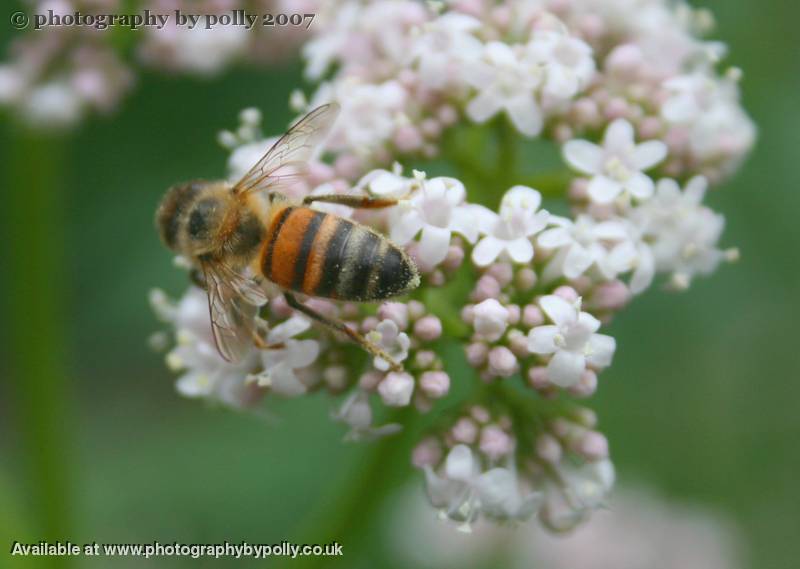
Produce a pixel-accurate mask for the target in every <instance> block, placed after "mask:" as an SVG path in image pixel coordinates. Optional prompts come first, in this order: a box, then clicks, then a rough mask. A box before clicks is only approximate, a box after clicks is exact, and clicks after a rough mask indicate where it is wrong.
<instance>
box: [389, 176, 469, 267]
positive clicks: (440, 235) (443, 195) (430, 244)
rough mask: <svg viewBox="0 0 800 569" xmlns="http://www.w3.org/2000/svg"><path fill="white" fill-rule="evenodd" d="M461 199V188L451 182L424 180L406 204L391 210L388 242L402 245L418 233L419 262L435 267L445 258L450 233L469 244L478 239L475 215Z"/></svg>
mask: <svg viewBox="0 0 800 569" xmlns="http://www.w3.org/2000/svg"><path fill="white" fill-rule="evenodd" d="M465 197H466V192H465V190H464V185H463V184H462V183H461V182H459V181H458V180H456V179H454V178H432V179H430V180H425V181H424V182H422V184H421V188H420V189H419V190H417V191H416V192H414V194H413V195H412V196H411V197H410V198H409V199H408V201H407V202H401V203H400V205H398V206H397V207H396V208H395V209H396V210H397V211H396V213H394V215H395V217H394V219H393V220H392V221H391V232H390V235H391V237H392V239H393V240H394V241H395V242H397V244H399V245H406V244H408V243H409V242H410V241H411V240H412V239H414V237H415V236H416V235H417V234H418V233H420V232H421V236H420V243H419V258H420V260H421V261H422V262H423V263H424V264H425V265H426V266H430V267H432V266H435V265H438V264H439V263H441V262H442V261H444V259H445V257H446V256H447V250H448V247H449V246H450V238H451V236H452V234H453V233H454V232H455V233H459V234H460V235H462V236H464V237H465V238H466V239H467V240H468V241H469V242H474V241H475V238H476V237H477V236H478V228H477V224H476V219H475V214H474V211H473V210H472V209H471V208H470V207H469V206H467V205H466V204H465V202H464V200H465Z"/></svg>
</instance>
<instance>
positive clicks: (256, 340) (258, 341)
mask: <svg viewBox="0 0 800 569" xmlns="http://www.w3.org/2000/svg"><path fill="white" fill-rule="evenodd" d="M253 344H255V346H256V348H258V349H259V350H282V349H283V348H285V347H286V344H284V343H283V342H278V343H277V344H268V343H267V342H266V341H265V340H264V338H262V337H261V336H259V335H258V334H257V333H255V332H253Z"/></svg>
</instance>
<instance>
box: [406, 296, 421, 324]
mask: <svg viewBox="0 0 800 569" xmlns="http://www.w3.org/2000/svg"><path fill="white" fill-rule="evenodd" d="M407 306H408V317H409V318H410V319H411V320H416V319H417V318H421V317H422V316H423V315H424V314H425V305H424V304H422V303H421V302H420V301H419V300H410V301H409V302H408V304H407Z"/></svg>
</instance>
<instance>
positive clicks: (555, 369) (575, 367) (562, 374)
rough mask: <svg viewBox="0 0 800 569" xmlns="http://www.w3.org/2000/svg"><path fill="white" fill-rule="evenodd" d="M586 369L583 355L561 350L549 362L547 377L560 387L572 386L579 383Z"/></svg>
mask: <svg viewBox="0 0 800 569" xmlns="http://www.w3.org/2000/svg"><path fill="white" fill-rule="evenodd" d="M585 369H586V359H585V358H584V357H583V355H581V354H578V353H575V352H570V351H568V350H559V351H557V352H556V353H555V355H553V357H552V359H551V360H550V363H548V364H547V378H548V379H549V380H550V381H551V382H552V383H554V384H556V385H558V386H560V387H571V386H573V385H575V384H576V383H578V381H580V379H581V374H582V373H583V372H584V370H585Z"/></svg>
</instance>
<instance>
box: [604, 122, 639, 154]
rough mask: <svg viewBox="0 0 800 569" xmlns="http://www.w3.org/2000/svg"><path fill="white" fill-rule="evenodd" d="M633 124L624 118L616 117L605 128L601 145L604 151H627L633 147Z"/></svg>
mask: <svg viewBox="0 0 800 569" xmlns="http://www.w3.org/2000/svg"><path fill="white" fill-rule="evenodd" d="M633 141H634V139H633V126H632V125H631V123H629V122H628V121H626V120H625V119H616V120H615V121H614V122H612V123H611V124H610V125H609V126H608V128H607V129H606V133H605V136H604V137H603V146H604V147H605V149H606V151H607V152H608V151H611V152H625V153H627V152H629V151H630V149H631V148H633Z"/></svg>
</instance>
